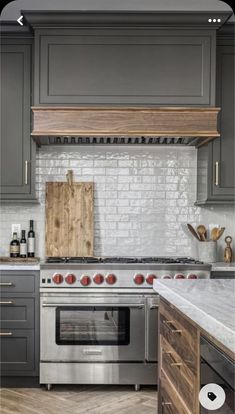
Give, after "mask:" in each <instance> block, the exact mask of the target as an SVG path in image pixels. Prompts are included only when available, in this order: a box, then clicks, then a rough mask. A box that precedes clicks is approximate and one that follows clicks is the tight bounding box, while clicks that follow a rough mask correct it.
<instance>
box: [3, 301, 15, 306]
mask: <svg viewBox="0 0 235 414" xmlns="http://www.w3.org/2000/svg"><path fill="white" fill-rule="evenodd" d="M13 303H14V302H13V300H2V301H0V305H13Z"/></svg>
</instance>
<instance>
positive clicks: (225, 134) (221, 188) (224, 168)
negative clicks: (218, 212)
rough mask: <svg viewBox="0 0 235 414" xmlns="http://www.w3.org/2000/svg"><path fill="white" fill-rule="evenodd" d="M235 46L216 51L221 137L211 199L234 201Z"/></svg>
mask: <svg viewBox="0 0 235 414" xmlns="http://www.w3.org/2000/svg"><path fill="white" fill-rule="evenodd" d="M234 58H235V55H234V46H233V45H230V46H228V45H219V46H218V48H217V59H218V61H217V105H218V106H221V114H220V124H219V127H220V133H221V137H220V138H218V139H216V140H215V141H214V142H213V165H212V168H213V188H212V195H213V196H217V197H218V199H219V198H220V197H223V198H225V199H226V198H229V199H233V198H234V192H235V179H234V173H235V171H234V150H235V132H234V77H235V72H234V69H235V68H234Z"/></svg>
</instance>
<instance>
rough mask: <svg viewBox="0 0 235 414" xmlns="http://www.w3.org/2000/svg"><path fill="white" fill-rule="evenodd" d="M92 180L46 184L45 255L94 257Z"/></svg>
mask: <svg viewBox="0 0 235 414" xmlns="http://www.w3.org/2000/svg"><path fill="white" fill-rule="evenodd" d="M93 191H94V184H93V183H74V182H73V183H72V184H71V183H66V182H47V183H46V252H45V254H46V256H47V257H49V256H52V257H55V256H58V257H69V256H93Z"/></svg>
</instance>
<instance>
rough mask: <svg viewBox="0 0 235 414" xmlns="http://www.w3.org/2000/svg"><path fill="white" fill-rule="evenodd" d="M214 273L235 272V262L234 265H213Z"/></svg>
mask: <svg viewBox="0 0 235 414" xmlns="http://www.w3.org/2000/svg"><path fill="white" fill-rule="evenodd" d="M211 271H212V272H235V262H232V263H224V262H216V263H212V268H211Z"/></svg>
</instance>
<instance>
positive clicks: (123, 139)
mask: <svg viewBox="0 0 235 414" xmlns="http://www.w3.org/2000/svg"><path fill="white" fill-rule="evenodd" d="M219 111H220V108H214V107H200V108H192V107H58V106H57V107H53V106H50V107H45V106H41V107H32V112H33V130H32V137H33V138H34V140H35V141H36V142H37V144H38V145H47V144H72V145H74V144H86V145H87V144H128V145H130V144H173V145H176V144H180V145H195V146H196V147H200V146H202V145H205V144H206V143H208V142H209V141H211V140H213V139H214V138H216V137H218V136H219V135H220V134H219V132H218V130H217V118H218V113H219Z"/></svg>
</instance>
